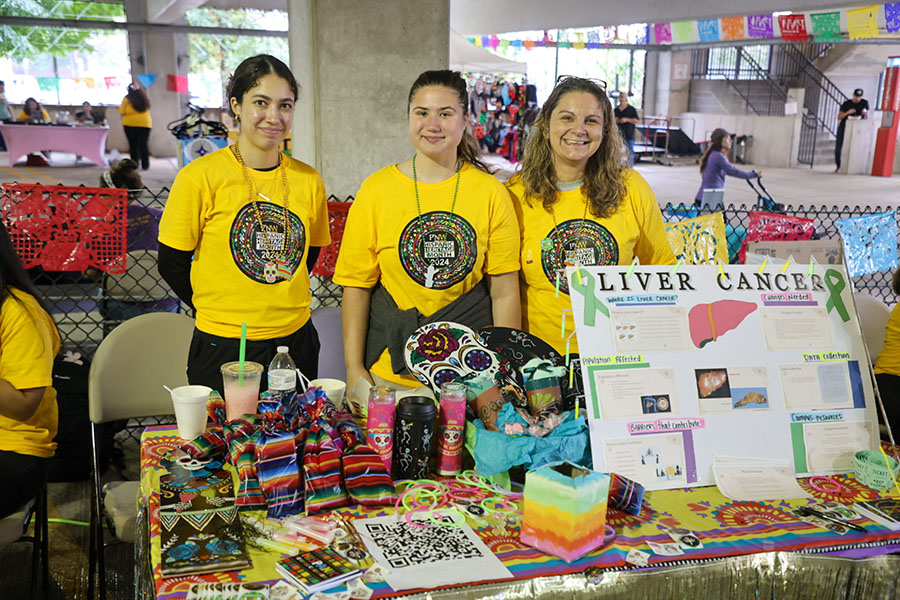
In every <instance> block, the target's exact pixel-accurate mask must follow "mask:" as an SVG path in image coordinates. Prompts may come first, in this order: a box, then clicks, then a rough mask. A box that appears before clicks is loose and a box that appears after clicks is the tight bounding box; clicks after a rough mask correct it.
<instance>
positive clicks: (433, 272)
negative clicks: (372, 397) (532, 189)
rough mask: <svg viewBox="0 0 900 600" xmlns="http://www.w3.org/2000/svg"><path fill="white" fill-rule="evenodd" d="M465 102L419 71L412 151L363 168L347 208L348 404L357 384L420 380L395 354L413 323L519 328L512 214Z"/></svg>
mask: <svg viewBox="0 0 900 600" xmlns="http://www.w3.org/2000/svg"><path fill="white" fill-rule="evenodd" d="M468 103H469V102H468V92H467V90H466V82H465V81H464V80H463V79H462V77H461V76H460V75H459V73H457V72H454V71H426V72H425V73H422V74H421V75H420V76H419V77H418V79H416V81H415V82H414V83H413V85H412V89H411V90H410V92H409V96H408V98H407V112H408V115H409V138H410V141H411V142H412V145H413V147H414V148H415V154H414V155H413V156H412V157H410V158H408V159H406V160H404V161H402V162H400V163H399V164H395V165H389V166H387V167H384V168H383V169H381V170H379V171H376V172H375V173H373V174H372V175H370V176H369V177H368V178H367V179H366V180H365V181H364V182H363V184H362V187H360V189H359V192H358V193H357V195H356V199H355V200H354V202H353V206H352V207H351V208H350V213H349V215H348V217H347V224H346V227H345V229H344V241H343V242H342V245H341V253H340V256H339V257H338V260H337V266H336V267H335V273H334V281H335V283H339V284H340V285H343V286H344V300H343V307H342V314H341V317H342V320H343V329H344V358H345V361H346V365H347V385H348V389H349V390H350V391H351V394H353V397H354V398H355V399H356V400H357V401H365V399H366V398H365V396H364V393H365V388H366V387H367V385H366V384H368V385H374V384H378V385H391V386H393V387H395V388H398V390H399V391H400V394H404V393H409V392H410V391H411V389H416V388H418V387H419V386H420V384H419V382H418V381H417V380H416V379H415V378H414V377H412V375H410V374H409V372H408V371H407V369H406V367H405V365H404V360H403V345H404V343H405V341H406V339H407V336H408V335H410V334H411V333H413V331H415V329H416V327H418V326H420V325H424V324H425V323H428V322H431V321H434V320H442V319H446V320H449V321H454V322H458V323H462V324H464V325H468V326H470V327H472V328H474V329H480V328H481V327H483V326H487V325H492V324H493V325H498V326H503V327H515V328H518V327H519V325H520V313H519V285H518V271H519V239H518V237H519V236H518V229H517V224H516V215H515V211H514V210H513V207H512V203H511V202H510V199H509V194H508V193H507V192H506V190H505V189H504V188H503V185H502V184H501V183H500V182H499V181H497V179H496V178H494V176H493V175H491V174H490V173H489V172H488V169H487V167H486V166H485V164H484V163H483V162H482V161H481V160H480V158H479V157H478V145H477V142H476V141H475V139H474V137H473V136H472V135H471V134H470V133H468V131H467V129H466V127H467V107H468ZM451 307H452V308H451ZM438 314H440V315H442V316H433V315H438ZM410 328H411V330H410ZM357 384H359V386H360V387H359V388H357ZM419 391H420V392H421V391H424V389H422V390H419Z"/></svg>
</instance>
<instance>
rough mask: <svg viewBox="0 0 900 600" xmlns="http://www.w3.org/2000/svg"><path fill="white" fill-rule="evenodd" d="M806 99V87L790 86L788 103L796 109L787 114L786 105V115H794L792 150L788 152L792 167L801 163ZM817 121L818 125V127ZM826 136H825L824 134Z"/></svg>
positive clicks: (789, 164)
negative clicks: (801, 139) (791, 113)
mask: <svg viewBox="0 0 900 600" xmlns="http://www.w3.org/2000/svg"><path fill="white" fill-rule="evenodd" d="M805 99H806V88H788V95H787V102H786V103H785V104H786V105H790V107H791V110H795V109H796V111H797V112H795V113H794V114H793V115H789V114H787V106H785V116H786V117H791V116H792V117H793V126H792V127H793V130H792V133H791V151H790V153H789V154H788V166H790V167H791V168H792V169H793V168H794V167H796V166H797V165H798V164H799V163H798V162H797V156H798V155H799V154H800V132H801V131H802V130H803V103H804V101H805ZM818 126H819V125H818V123H816V127H818ZM823 137H824V136H823Z"/></svg>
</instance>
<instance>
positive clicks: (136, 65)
mask: <svg viewBox="0 0 900 600" xmlns="http://www.w3.org/2000/svg"><path fill="white" fill-rule="evenodd" d="M144 11H145V7H144V5H143V3H142V2H140V0H125V13H126V16H127V19H128V21H135V22H145V21H146V20H147V19H146V15H145V12H144ZM177 23H178V24H184V19H180V20H179V21H178V22H177ZM151 48H152V50H153V51H152V52H149V51H148V50H149V49H151ZM128 51H129V54H130V58H131V74H132V76H133V77H134V79H135V80H137V75H138V74H139V73H140V74H145V73H156V74H157V77H156V83H154V84H153V85H152V86H151V87H150V88H148V89H147V93H148V95H149V96H150V116H151V117H152V118H153V130H152V131H151V133H150V154H151V155H153V156H154V157H157V158H158V157H167V156H175V155H176V150H177V145H176V140H175V138H174V137H173V136H172V134H171V133H169V131H168V130H167V129H166V125H167V124H168V123H169V122H171V121H173V120H175V119H178V118H180V117H182V116H183V115H185V114H187V101H188V96H187V94H177V93H175V92H170V91H168V90H167V89H166V75H170V74H172V75H183V76H185V77H187V74H188V71H189V69H190V56H189V52H188V39H187V35H186V34H182V33H179V34H171V33H145V32H139V31H133V30H129V31H128Z"/></svg>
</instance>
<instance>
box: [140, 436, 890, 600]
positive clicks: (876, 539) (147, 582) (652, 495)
mask: <svg viewBox="0 0 900 600" xmlns="http://www.w3.org/2000/svg"><path fill="white" fill-rule="evenodd" d="M181 443H182V441H181V440H180V439H179V438H178V437H177V429H176V427H175V425H160V426H153V427H148V428H147V429H146V430H145V431H144V434H143V436H142V438H141V498H140V503H141V505H142V507H143V508H142V511H141V517H140V518H139V523H138V528H139V531H138V536H137V540H138V541H137V544H136V550H135V551H136V571H137V581H136V584H137V588H138V591H139V594H138V596H139V597H142V598H160V599H165V600H170V599H172V600H174V599H176V598H179V599H180V598H184V597H185V595H186V594H187V591H188V589H189V588H190V585H191V584H192V583H200V582H204V581H208V582H231V581H245V582H254V583H272V582H274V581H275V580H277V579H279V578H280V576H279V575H278V573H277V572H276V571H275V562H276V561H277V560H278V559H279V558H281V555H279V554H276V553H272V552H262V551H257V550H254V549H250V548H248V550H249V554H250V558H251V560H252V561H253V567H252V568H250V569H245V570H243V571H230V572H224V573H214V574H206V575H195V576H178V577H172V578H163V577H162V574H161V567H160V560H161V554H160V537H159V536H160V521H159V491H158V490H159V476H160V475H161V474H163V473H164V472H163V471H162V469H161V468H160V467H159V460H160V459H161V458H162V457H163V456H164V455H165V454H166V453H168V452H169V451H171V450H174V449H175V448H177V447H178V446H180V445H181ZM229 469H230V467H229ZM232 472H233V470H232ZM835 480H837V481H838V482H839V483H840V484H841V490H840V491H836V492H834V493H822V492H817V491H815V490H812V489H811V488H809V486H808V484H807V482H806V480H805V479H803V480H800V484H801V486H802V487H803V488H804V489H806V490H807V491H809V492H810V493H812V494H813V496H814V497H815V501H819V500H836V501H839V502H841V501H842V502H844V503H849V502H851V501H856V500H863V499H871V498H875V497H878V496H879V494H878V493H877V492H875V491H873V490H870V489H869V488H867V487H865V486H863V485H862V484H860V483H858V482H856V481H855V479H853V477H852V476H837V477H835ZM235 489H238V486H237V485H235ZM807 503H808V502H807V501H806V500H793V501H776V502H741V501H732V500H728V499H727V498H725V497H724V496H722V495H721V494H720V493H719V491H718V489H717V488H715V487H704V488H684V489H676V490H664V491H656V492H647V495H646V497H645V500H644V506H643V509H642V511H641V515H640V517H633V516H630V515H625V514H623V513H620V512H618V511H610V512H609V514H608V518H607V521H608V523H609V524H610V525H612V526H613V527H614V528H615V529H616V532H617V534H618V535H617V537H616V539H615V540H613V541H612V543H610V544H608V545H607V546H605V547H604V548H603V549H601V550H598V551H595V552H593V553H591V554H589V555H587V556H585V557H583V558H581V559H579V560H577V561H575V562H573V563H565V562H563V561H561V560H559V559H556V558H553V557H551V556H548V555H546V554H544V553H542V552H540V551H538V550H535V549H534V548H531V547H528V546H525V545H524V544H522V543H521V542H520V541H519V536H518V529H517V528H515V527H509V528H506V529H505V530H503V531H498V530H488V528H486V527H485V528H479V529H476V531H477V532H478V534H479V536H480V537H481V538H482V540H483V541H484V542H485V544H486V545H487V546H488V548H490V549H491V550H492V551H493V552H494V553H495V554H496V555H497V556H498V557H499V558H500V560H501V561H502V562H503V564H504V565H505V566H506V567H507V568H508V569H509V570H510V572H511V573H512V574H513V577H514V579H511V580H505V581H498V582H490V583H482V584H480V585H477V586H467V587H458V588H449V589H442V590H434V591H431V592H429V597H430V598H433V599H438V598H453V597H457V598H468V599H473V598H497V597H515V598H532V597H534V598H560V597H562V595H563V594H565V596H566V597H570V598H574V597H576V596H577V597H588V596H590V597H613V596H619V595H620V594H626V593H628V594H629V596H628V597H632V598H633V597H651V596H653V597H655V596H657V595H658V596H659V597H672V598H676V597H677V598H689V597H695V598H707V597H708V598H738V597H741V598H743V597H747V598H754V599H759V598H765V597H773V598H774V597H778V598H779V599H781V598H794V597H796V598H816V600H827V599H830V598H848V599H851V598H867V599H869V598H881V597H883V598H893V597H894V594H895V592H896V590H897V589H898V588H900V557H893V556H881V555H883V554H886V553H888V552H892V551H897V550H900V532H896V531H890V530H888V529H886V528H883V527H881V526H878V525H876V524H874V523H869V522H865V523H864V525H865V527H866V528H867V529H868V532H866V533H859V532H854V531H851V532H849V533H847V534H846V535H843V536H841V535H838V534H836V533H834V532H831V531H828V530H824V529H819V528H817V527H814V526H812V525H808V524H806V523H803V522H802V521H798V520H796V519H795V518H793V517H792V516H790V515H789V513H788V511H789V510H790V509H791V508H792V507H795V506H800V505H803V504H807ZM340 512H341V513H342V514H344V515H345V516H350V517H353V516H376V515H378V514H387V512H386V511H379V510H375V509H371V510H365V509H358V508H347V509H340ZM256 514H259V515H263V514H264V513H263V512H262V511H257V512H256ZM676 526H678V527H687V528H689V529H692V530H693V531H694V532H695V533H696V534H697V535H698V537H699V538H700V540H701V541H702V542H703V548H702V549H696V550H690V551H687V552H686V553H685V554H684V555H682V556H678V557H674V558H675V559H677V560H671V559H669V558H667V557H664V556H656V555H654V556H653V557H652V558H651V560H650V565H651V566H652V567H665V568H664V569H656V570H646V569H645V570H635V569H632V568H631V567H629V566H628V565H626V564H625V555H626V554H627V553H628V551H629V550H630V549H640V550H644V551H649V549H648V547H647V546H646V541H647V540H653V541H657V542H668V541H671V540H670V538H669V537H668V535H666V534H665V533H663V529H665V528H668V527H676ZM824 552H831V553H832V554H830V555H827V556H826V555H822V554H819V555H818V556H815V555H814V554H818V553H824ZM589 567H597V568H599V569H601V570H602V571H603V572H602V573H601V574H600V575H599V576H598V577H599V580H598V581H599V582H598V583H589V582H588V580H587V578H586V577H585V576H584V572H585V570H586V569H588V568H589ZM369 585H370V586H371V587H373V588H374V589H375V596H374V597H375V598H379V597H387V596H397V595H402V594H407V595H410V596H412V595H414V593H415V591H412V590H411V591H407V592H404V593H400V594H398V593H397V592H393V590H391V588H390V587H388V586H387V585H386V584H384V583H381V584H369ZM635 592H638V593H639V595H637V596H635V595H634V593H635ZM769 595H770V596H769Z"/></svg>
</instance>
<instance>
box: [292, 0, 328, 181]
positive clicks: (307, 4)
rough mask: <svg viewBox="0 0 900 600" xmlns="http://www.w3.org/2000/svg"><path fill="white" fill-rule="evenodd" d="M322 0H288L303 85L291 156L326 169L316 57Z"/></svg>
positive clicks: (296, 68)
mask: <svg viewBox="0 0 900 600" xmlns="http://www.w3.org/2000/svg"><path fill="white" fill-rule="evenodd" d="M318 3H319V2H318V0H288V22H289V25H288V30H289V31H290V39H289V46H290V61H291V64H290V67H291V71H292V72H293V73H294V77H295V78H296V79H297V85H298V86H299V87H300V96H299V97H298V98H297V103H296V105H295V106H294V123H293V126H292V128H291V155H292V156H293V157H294V158H296V159H298V160H302V161H303V162H305V163H306V164H309V165H312V166H314V167H315V168H316V169H317V170H319V171H321V170H322V165H321V164H320V162H319V145H318V142H319V111H318V99H319V78H318V70H317V66H318V63H317V59H316V6H317V5H318Z"/></svg>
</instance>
